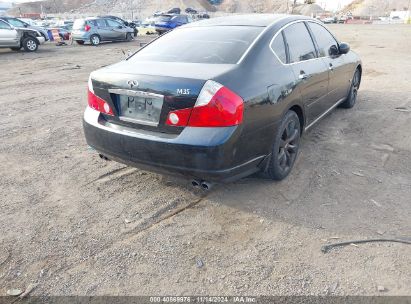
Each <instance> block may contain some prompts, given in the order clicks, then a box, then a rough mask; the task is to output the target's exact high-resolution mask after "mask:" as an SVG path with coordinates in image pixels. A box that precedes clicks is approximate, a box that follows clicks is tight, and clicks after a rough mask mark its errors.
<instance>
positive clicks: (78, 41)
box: [76, 40, 84, 45]
mask: <svg viewBox="0 0 411 304" xmlns="http://www.w3.org/2000/svg"><path fill="white" fill-rule="evenodd" d="M76 43H77V44H79V45H84V41H83V40H76Z"/></svg>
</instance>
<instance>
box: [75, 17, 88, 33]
mask: <svg viewBox="0 0 411 304" xmlns="http://www.w3.org/2000/svg"><path fill="white" fill-rule="evenodd" d="M85 25H86V22H85V21H84V20H83V19H78V20H76V21H74V24H73V30H81V29H83V28H84V26H85Z"/></svg>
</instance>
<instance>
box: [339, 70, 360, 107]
mask: <svg viewBox="0 0 411 304" xmlns="http://www.w3.org/2000/svg"><path fill="white" fill-rule="evenodd" d="M360 82H361V72H360V70H359V69H357V70H356V71H355V73H354V77H353V79H352V82H351V87H350V93H349V94H348V96H347V99H346V100H345V101H344V102H343V103H341V104H340V107H341V108H345V109H351V108H352V107H354V105H355V103H356V102H357V95H358V89H359V88H360Z"/></svg>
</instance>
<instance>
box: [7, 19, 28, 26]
mask: <svg viewBox="0 0 411 304" xmlns="http://www.w3.org/2000/svg"><path fill="white" fill-rule="evenodd" d="M7 22H8V23H10V24H11V25H13V26H15V27H25V26H26V25H27V23H25V22H23V21H20V20H19V19H8V20H7Z"/></svg>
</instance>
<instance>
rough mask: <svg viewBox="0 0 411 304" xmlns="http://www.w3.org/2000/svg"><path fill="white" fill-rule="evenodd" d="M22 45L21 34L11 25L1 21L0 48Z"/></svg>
mask: <svg viewBox="0 0 411 304" xmlns="http://www.w3.org/2000/svg"><path fill="white" fill-rule="evenodd" d="M19 45H20V39H19V33H18V32H17V30H16V29H14V28H12V27H11V25H10V24H8V23H6V22H4V21H2V20H0V46H3V47H17V46H19Z"/></svg>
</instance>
